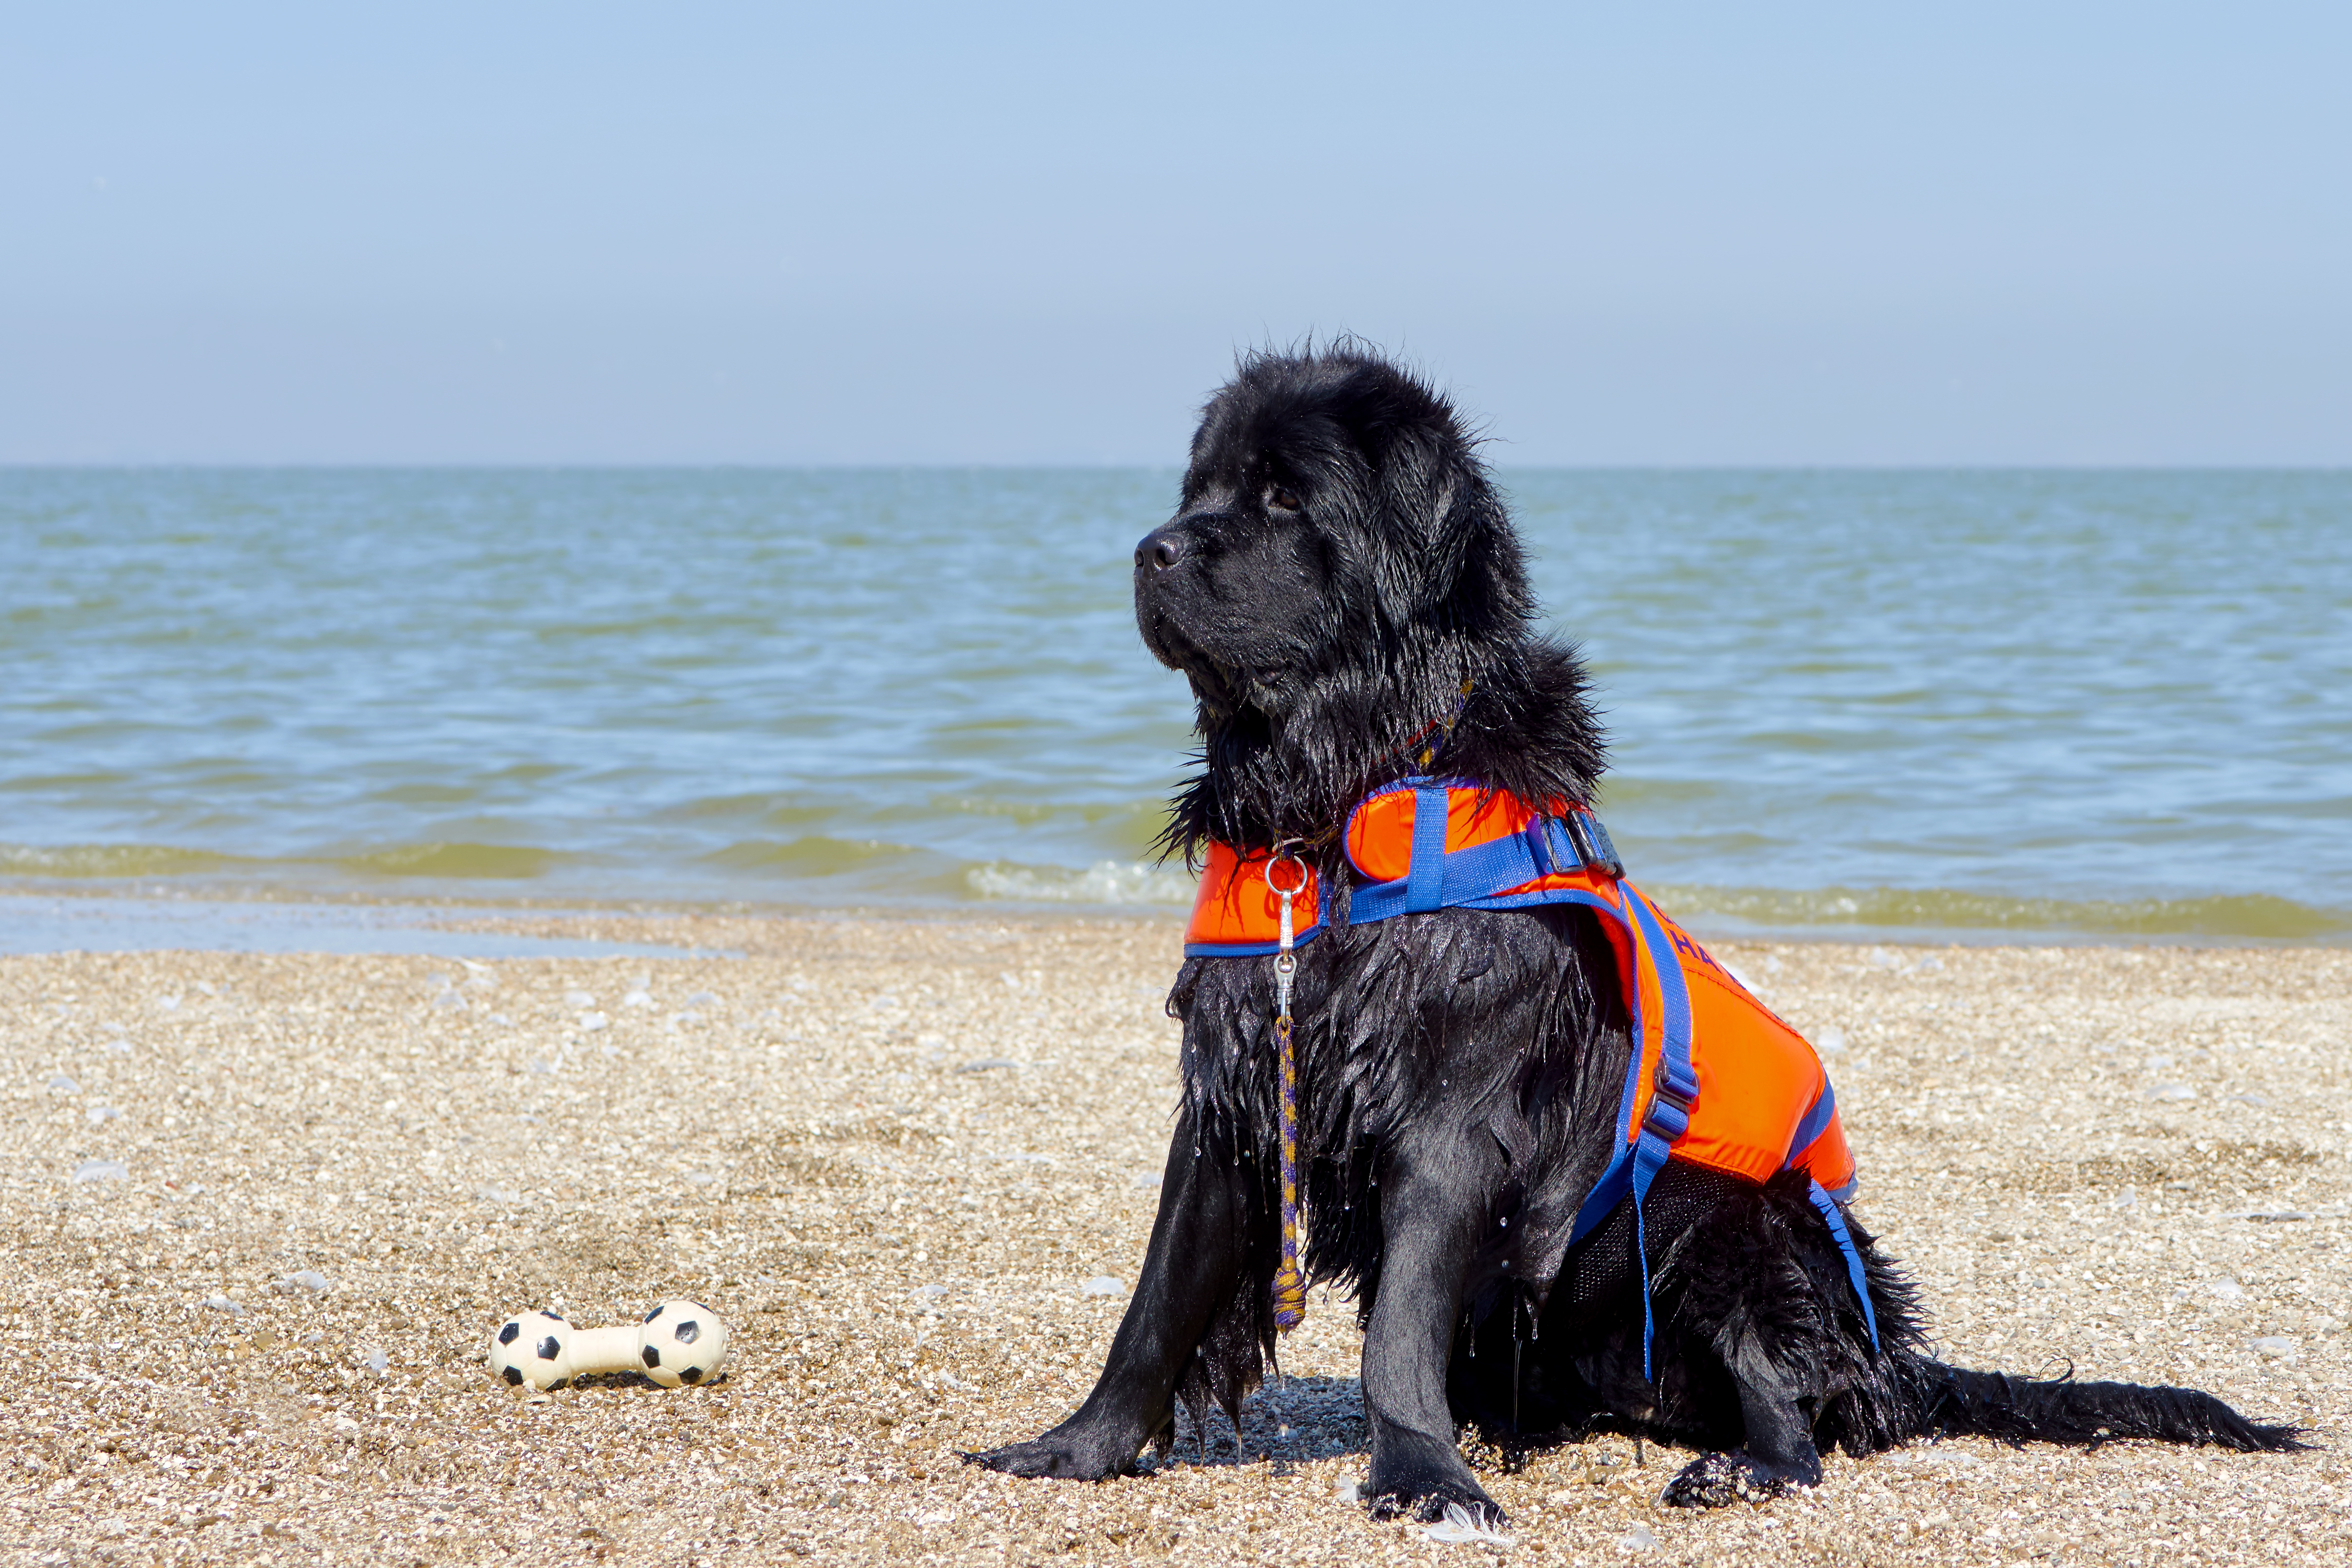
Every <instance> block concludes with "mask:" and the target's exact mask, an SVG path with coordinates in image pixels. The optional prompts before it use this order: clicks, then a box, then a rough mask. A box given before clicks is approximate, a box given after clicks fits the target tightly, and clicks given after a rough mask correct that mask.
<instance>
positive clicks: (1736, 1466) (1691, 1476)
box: [1658, 1453, 1821, 1508]
mask: <svg viewBox="0 0 2352 1568" xmlns="http://www.w3.org/2000/svg"><path fill="white" fill-rule="evenodd" d="M1820 1479H1821V1478H1820V1477H1819V1476H1812V1477H1806V1476H1802V1475H1799V1474H1797V1473H1795V1472H1794V1471H1789V1470H1781V1469H1778V1468H1774V1467H1772V1466H1770V1465H1767V1464H1766V1463H1764V1462H1763V1461H1762V1460H1760V1459H1759V1458H1756V1457H1755V1456H1754V1455H1752V1454H1745V1453H1742V1454H1702V1455H1700V1456H1699V1457H1698V1458H1696V1459H1693V1460H1692V1461H1691V1462H1690V1463H1689V1464H1687V1465H1685V1466H1684V1467H1683V1473H1682V1474H1681V1475H1678V1476H1676V1477H1675V1479H1673V1480H1671V1481H1668V1482H1667V1483H1666V1489H1665V1490H1664V1491H1663V1492H1661V1493H1660V1494H1659V1495H1658V1500H1659V1501H1660V1502H1662V1503H1664V1504H1665V1505H1666V1506H1667V1507H1669V1508H1727V1507H1729V1506H1730V1505H1731V1504H1733V1503H1736V1502H1765V1501H1768V1500H1770V1499H1773V1498H1776V1497H1780V1496H1782V1495H1783V1494H1785V1493H1787V1492H1790V1491H1793V1490H1795V1489H1797V1488H1799V1487H1804V1486H1811V1485H1813V1484H1815V1483H1816V1482H1818V1481H1819V1480H1820Z"/></svg>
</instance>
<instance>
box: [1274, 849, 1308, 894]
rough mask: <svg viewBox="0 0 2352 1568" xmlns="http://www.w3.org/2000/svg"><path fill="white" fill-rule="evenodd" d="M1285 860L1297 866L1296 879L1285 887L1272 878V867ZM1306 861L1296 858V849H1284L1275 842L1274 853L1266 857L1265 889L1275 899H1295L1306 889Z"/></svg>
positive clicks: (1283, 862) (1281, 863)
mask: <svg viewBox="0 0 2352 1568" xmlns="http://www.w3.org/2000/svg"><path fill="white" fill-rule="evenodd" d="M1285 863H1288V864H1290V865H1292V866H1296V867H1297V868H1298V880H1297V881H1296V882H1293V883H1291V884H1290V886H1288V887H1287V888H1286V887H1284V886H1283V885H1282V884H1281V883H1279V882H1277V881H1276V880H1275V879H1274V868H1276V866H1280V865H1283V864H1285ZM1265 885H1266V888H1267V889H1268V890H1269V891H1271V892H1272V893H1273V894H1274V896H1275V897H1276V898H1277V899H1295V898H1297V896H1298V895H1299V894H1301V893H1303V892H1305V891H1306V890H1307V862H1306V861H1304V860H1302V859H1300V858H1298V854H1297V851H1296V850H1293V849H1286V848H1284V847H1282V846H1281V845H1279V844H1277V845H1276V846H1275V847H1274V853H1273V854H1272V855H1269V856H1267V857H1266V862H1265Z"/></svg>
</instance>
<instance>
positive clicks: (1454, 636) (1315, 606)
mask: <svg viewBox="0 0 2352 1568" xmlns="http://www.w3.org/2000/svg"><path fill="white" fill-rule="evenodd" d="M1528 607H1529V606H1528V592H1527V582H1526V573H1525V569H1524V567H1523V566H1522V564H1521V562H1520V555H1519V547H1518V541H1517V538H1516V537H1515V536H1514V535H1513V533H1512V531H1511V526H1510V521H1509V519H1508V518H1507V515H1506V513H1505V511H1504V510H1503V507H1502V506H1501V504H1500V503H1499V502H1498V501H1497V500H1496V496H1495V494H1494V490H1493V488H1492V486H1491V485H1490V483H1489V482H1488V480H1487V478H1486V469H1485V468H1484V466H1483V465H1482V464H1480V462H1479V461H1478V458H1477V456H1476V452H1475V447H1474V446H1473V444H1472V442H1471V440H1470V438H1469V437H1468V436H1467V435H1465V433H1464V431H1463V429H1462V426H1461V422H1460V420H1459V419H1458V418H1456V416H1455V415H1454V410H1453V408H1452V407H1451V406H1450V405H1448V404H1447V403H1446V401H1445V399H1444V398H1443V397H1441V396H1440V395H1437V394H1436V393H1435V392H1433V391H1432V390H1431V389H1430V388H1429V387H1428V386H1427V385H1425V384H1423V383H1422V382H1421V381H1419V380H1418V379H1416V378H1415V377H1413V376H1412V375H1411V374H1408V373H1406V372H1405V371H1402V370H1401V369H1399V368H1398V367H1396V366H1395V365H1393V364H1391V363H1388V362H1387V361H1385V360H1383V359H1381V358H1379V357H1378V356H1376V355H1374V354H1372V353H1369V352H1367V351H1365V350H1363V349H1361V348H1359V347H1356V346H1354V345H1352V344H1342V345H1339V346H1337V347H1334V348H1330V349H1327V350H1325V351H1323V352H1322V353H1296V354H1276V353H1260V354H1254V355H1252V356H1250V357H1249V358H1247V359H1246V360H1244V362H1243V363H1242V365H1241V368H1240V371H1239V374H1236V375H1235V376H1234V380H1233V381H1232V383H1231V384H1228V385H1227V386H1226V387H1225V388H1224V389H1223V391H1221V392H1219V393H1218V394H1217V395H1215V396H1214V397H1213V398H1212V399H1211V400H1210V402H1209V405H1208V408H1207V410H1206V411H1205V413H1204V414H1203V416H1202V421H1201V427H1200V430H1199V432H1198V433H1197V434H1196V435H1195V436H1194V437H1192V464H1191V467H1190V468H1188V469H1187V470H1186V472H1185V475H1184V490H1183V498H1182V500H1181V504H1180V506H1179V509H1178V511H1177V515H1176V516H1175V518H1174V519H1173V520H1172V521H1170V522H1168V523H1167V524H1165V525H1164V526H1162V527H1160V528H1156V529H1154V530H1152V531H1151V532H1150V533H1149V534H1147V535H1145V536H1144V538H1143V540H1142V542H1140V543H1139V544H1138V545H1137V546H1136V550H1135V613H1136V621H1137V624H1138V626H1139V627H1140V628H1141V630H1142V633H1143V640H1144V643H1145V645H1146V646H1147V647H1150V649H1151V651H1152V652H1153V654H1155V655H1157V656H1158V658H1160V662H1161V663H1163V664H1165V665H1167V666H1169V667H1170V668H1173V669H1179V670H1181V671H1182V672H1183V673H1184V674H1185V675H1186V676H1187V677H1189V678H1190V679H1191V680H1192V689H1193V691H1194V693H1195V695H1196V696H1197V697H1198V698H1199V700H1200V702H1201V707H1202V720H1203V722H1204V725H1214V724H1216V723H1218V722H1221V721H1227V720H1230V719H1232V718H1233V717H1234V715H1236V714H1237V713H1238V712H1239V711H1240V710H1243V709H1244V708H1254V709H1255V710H1257V712H1258V713H1260V714H1261V715H1263V716H1264V717H1265V719H1267V720H1268V721H1272V722H1274V723H1275V724H1276V725H1279V724H1280V723H1281V721H1283V720H1284V719H1285V718H1286V716H1288V715H1290V714H1292V713H1294V712H1296V711H1297V710H1300V709H1301V708H1303V707H1306V706H1307V705H1309V704H1310V702H1311V700H1312V698H1313V697H1314V695H1315V689H1316V688H1317V687H1318V686H1323V685H1328V684H1330V683H1332V682H1335V681H1337V682H1345V681H1347V680H1349V678H1351V677H1353V678H1355V679H1359V680H1368V681H1372V682H1375V683H1378V684H1381V685H1383V686H1388V687H1391V688H1393V687H1395V686H1396V685H1397V683H1398V682H1399V681H1400V679H1403V680H1404V681H1405V682H1406V683H1407V684H1415V683H1416V682H1414V680H1413V678H1414V677H1416V676H1423V675H1425V676H1427V677H1428V678H1429V679H1434V680H1436V681H1437V682H1438V683H1439V685H1440V687H1441V688H1442V689H1448V690H1450V689H1454V688H1457V687H1458V686H1459V684H1460V682H1461V681H1462V680H1463V679H1470V678H1473V677H1474V676H1475V670H1473V669H1469V668H1454V667H1456V666H1459V665H1460V664H1461V663H1462V662H1463V656H1464V654H1465V652H1466V653H1469V654H1470V655H1472V658H1473V662H1476V661H1477V660H1476V657H1475V656H1476V655H1477V653H1478V652H1479V651H1481V650H1483V649H1486V648H1488V647H1492V646H1493V645H1494V644H1495V642H1496V640H1497V639H1498V638H1499V639H1503V640H1516V639H1517V638H1518V637H1524V636H1525V635H1526V623H1527V617H1528ZM1423 664H1426V665H1430V666H1431V667H1432V668H1428V669H1426V670H1423V669H1419V668H1412V667H1414V666H1417V665H1423ZM1437 666H1445V667H1447V668H1436V667H1437ZM1391 695H1392V696H1394V697H1397V698H1407V699H1408V700H1409V697H1408V693H1406V692H1404V691H1392V692H1391ZM1396 717H1397V718H1398V719H1399V720H1400V721H1403V720H1406V719H1408V718H1409V717H1410V716H1409V715H1404V714H1399V715H1397V716H1396Z"/></svg>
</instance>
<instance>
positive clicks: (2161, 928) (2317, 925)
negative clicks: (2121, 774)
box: [1654, 887, 2352, 941]
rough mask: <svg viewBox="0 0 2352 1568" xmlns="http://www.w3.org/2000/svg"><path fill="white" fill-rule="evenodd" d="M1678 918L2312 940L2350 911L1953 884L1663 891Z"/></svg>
mask: <svg viewBox="0 0 2352 1568" xmlns="http://www.w3.org/2000/svg"><path fill="white" fill-rule="evenodd" d="M1654 896H1655V897H1656V898H1657V900H1658V901H1659V902H1660V903H1661V904H1663V905H1664V906H1665V908H1666V909H1668V910H1671V911H1673V912H1674V913H1675V915H1677V916H1706V915H1716V916H1719V917H1722V918H1725V919H1729V920H1737V921H1746V922H1749V923H1752V924H1755V925H1759V926H1892V927H1906V926H1907V927H1915V928H1916V927H1942V928H1946V929H1949V930H1960V931H2080V932H2084V933H2086V934H2094V935H2099V936H2205V937H2236V938H2266V939H2269V940H2273V941H2309V940H2311V939H2313V938H2315V937H2332V936H2345V935H2352V911H2345V910H2323V909H2315V908H2313V907H2312V906H2311V905H2309V904H2300V903H2297V902H2295V901H2294V900H2292V899H2281V898H2273V897H2272V896H2271V895H2269V894H2267V893H2242V894H2225V895H2220V896H2216V897H2211V898H2202V899H2128V900H2099V899H2083V900H2071V899H2027V898H2013V897H2005V896H2002V895H2000V894H1997V893H1971V892H1962V891H1958V890H1957V889H1948V888H1822V889H1812V890H1806V891H1793V890H1790V889H1780V888H1710V887H1660V888H1657V889H1654Z"/></svg>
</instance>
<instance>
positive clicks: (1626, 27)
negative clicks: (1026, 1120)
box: [0, 0, 2352, 464]
mask: <svg viewBox="0 0 2352 1568" xmlns="http://www.w3.org/2000/svg"><path fill="white" fill-rule="evenodd" d="M2348 169H2352V7H2347V6H2344V5H2330V4H2320V3H2313V4H2305V5H2272V4H2262V3H2260V0H2247V3H2241V4H2233V5H2219V4H2216V5H2199V6H2182V5H2164V4H2160V3H2140V4H2115V5H2106V4H2100V5H2067V4H2063V0H2043V3H2041V4H2031V5H2027V4H2007V3H1976V4H1969V5H1943V6H1937V7H1927V6H1916V5H1905V6H1889V5H1858V4H1857V5H1807V4H1787V5H1753V4H1747V5H1666V6H1650V7H1629V6H1623V5H1610V6H1600V5H1548V6H1524V7H1522V6H1503V5H1463V6H1457V7H1444V6H1433V5H1416V6H1388V5H1367V4H1355V5H1346V6H1337V5H1334V6H1320V7H1301V6H1278V5H1265V6H1261V5H1232V6H1227V5H1206V4H1199V3H1188V4H1186V5H1176V6H1154V7H1149V8H1146V7H1115V6H1104V5H1067V6H1045V5H993V6H956V7H949V6H929V5H898V6H889V5H867V6H848V5H826V6H824V7H806V8H802V7H795V6H790V5H695V4H672V5H662V6H653V5H643V6H636V7H619V6H609V5H590V4H578V3H572V4H565V5H494V4H477V5H462V6H461V5H440V4H415V3H412V4H407V5H399V6H381V7H375V8H373V14H371V15H361V14H360V13H359V10H358V8H356V7H349V6H321V5H244V4H235V3H217V0H216V3H215V4H209V5H168V6H167V5H104V4H97V5H71V6H65V5H30V4H18V3H15V0H0V461H16V462H24V461H197V462H349V461H358V462H368V461H388V462H436V461H459V462H467V461H478V462H573V461H588V462H596V461H649V462H701V461H731V462H964V461H980V462H1098V461H1117V462H1134V461H1141V462H1171V463H1172V462H1174V461H1176V460H1178V459H1179V458H1180V457H1181V448H1182V441H1183V438H1184V437H1185V435H1186V434H1187V432H1188V430H1189V428H1190V423H1191V419H1192V412H1193V410H1194V409H1195V407H1196V406H1197V405H1198V402H1199V400H1200V398H1201V396H1202V395H1203V394H1204V393H1205V392H1206V391H1207V390H1208V389H1210V388H1211V387H1212V386H1213V385H1214V384H1216V382H1217V381H1218V380H1219V379H1220V377H1221V376H1222V374H1223V371H1224V370H1225V368H1226V367H1227V366H1228V364H1229V363H1230V362H1231V357H1232V354H1233V352H1234V349H1235V348H1236V347H1237V346H1242V345H1246V344H1251V343H1256V342H1268V341H1272V342H1283V341H1287V340H1290V339H1293V338H1295V337H1296V336H1297V335H1298V334H1301V333H1304V332H1307V331H1333V330H1337V329H1349V330H1353V331H1359V332H1361V333H1364V334H1366V335H1368V336H1370V337H1372V338H1374V339H1375V340H1377V341H1379V342H1382V343H1384V344H1386V345H1388V346H1390V347H1391V348H1395V349H1401V350H1402V351H1404V352H1405V353H1408V354H1410V355H1411V356H1412V357H1413V358H1414V359H1415V360H1416V361H1418V362H1419V363H1421V364H1423V366H1424V367H1425V368H1427V369H1428V370H1430V371H1431V372H1432V373H1433V374H1436V375H1437V376H1438V377H1440V378H1441V379H1442V380H1444V381H1445V382H1446V383H1448V384H1451V385H1453V386H1454V387H1455V388H1456V389H1457V391H1458V392H1459V394H1460V395H1461V396H1462V398H1463V400H1464V402H1465V405H1468V406H1469V407H1470V408H1472V409H1474V410H1475V412H1476V413H1477V414H1478V415H1479V416H1481V417H1482V418H1483V420H1484V421H1485V423H1486V426H1487V427H1488V428H1489V429H1490V430H1491V431H1492V432H1493V434H1494V435H1495V436H1496V438H1497V445H1496V448H1495V456H1496V458H1498V459H1499V460H1501V461H1503V462H1506V463H1550V462H1566V463H1945V462H1952V463H2011V462H2015V463H2324V464H2343V463H2346V462H2352V178H2347V170H2348Z"/></svg>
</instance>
